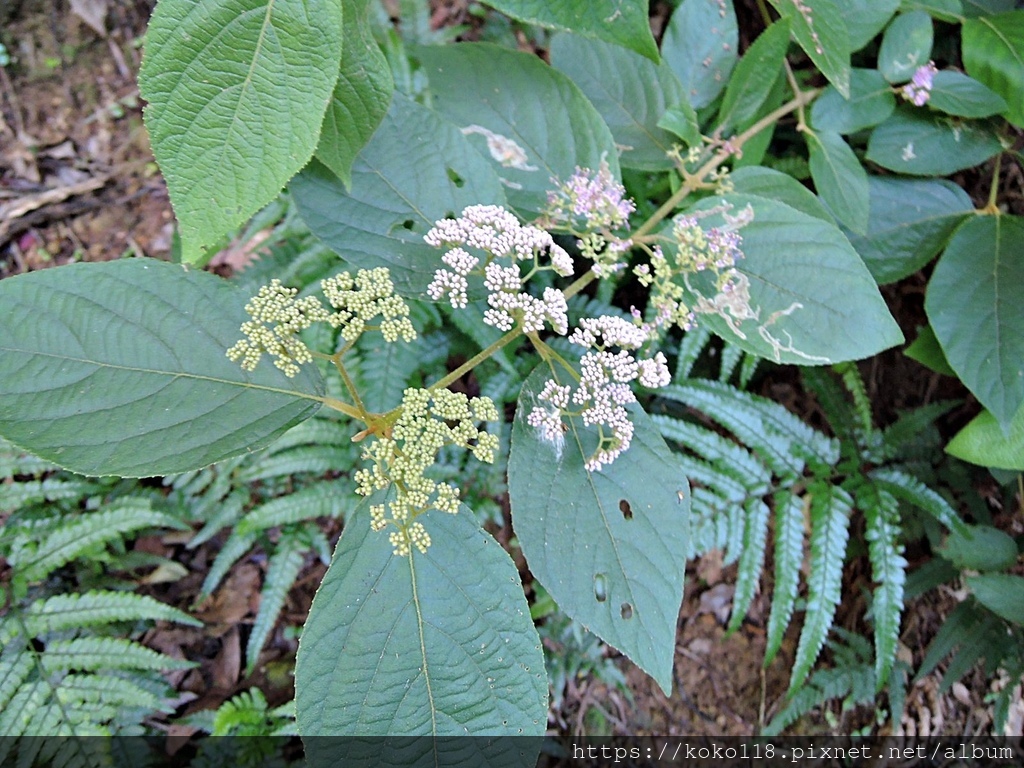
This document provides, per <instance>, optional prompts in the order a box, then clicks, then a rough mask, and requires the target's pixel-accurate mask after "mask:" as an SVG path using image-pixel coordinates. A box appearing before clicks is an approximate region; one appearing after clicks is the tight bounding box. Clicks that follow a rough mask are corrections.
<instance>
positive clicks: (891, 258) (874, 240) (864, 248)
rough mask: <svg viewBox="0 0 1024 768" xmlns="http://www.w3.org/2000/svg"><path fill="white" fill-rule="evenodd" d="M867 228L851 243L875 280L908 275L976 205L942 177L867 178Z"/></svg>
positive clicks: (893, 279) (931, 255)
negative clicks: (865, 232) (865, 231)
mask: <svg viewBox="0 0 1024 768" xmlns="http://www.w3.org/2000/svg"><path fill="white" fill-rule="evenodd" d="M868 201H869V206H870V207H869V209H868V231H867V234H864V235H858V234H855V233H852V232H851V233H849V238H850V243H852V244H853V247H854V248H856V249H857V253H859V254H860V255H861V258H862V259H864V263H865V264H867V265H868V269H869V270H871V274H872V275H873V276H874V278H875V280H877V281H878V283H879V285H885V284H886V283H894V282H896V281H897V280H902V279H903V278H904V277H906V276H907V275H912V274H914V273H915V272H917V270H919V269H920V268H921V267H923V266H924V265H925V264H927V263H928V262H929V261H931V260H932V259H933V258H935V255H936V254H937V253H938V252H939V251H941V250H942V248H943V247H944V246H945V244H946V241H947V240H948V239H949V236H950V235H951V234H952V233H953V230H954V229H956V227H957V225H959V224H960V222H962V221H963V220H964V217H966V216H967V215H968V214H970V213H971V212H972V211H973V210H974V204H973V203H972V202H971V198H970V197H968V196H967V193H966V192H964V191H963V189H961V188H960V187H959V186H957V185H956V184H954V183H953V182H951V181H946V180H945V179H920V180H919V179H893V178H884V177H879V176H871V177H869V178H868Z"/></svg>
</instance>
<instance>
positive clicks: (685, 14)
mask: <svg viewBox="0 0 1024 768" xmlns="http://www.w3.org/2000/svg"><path fill="white" fill-rule="evenodd" d="M738 45H739V31H738V28H737V26H736V12H735V11H734V10H733V5H732V0H683V2H681V3H680V4H679V5H678V6H677V7H676V10H675V11H674V12H673V13H672V18H671V19H670V20H669V23H668V26H667V27H666V28H665V35H664V37H663V38H662V41H661V55H662V56H663V57H664V58H665V62H666V63H667V64H668V65H669V67H671V68H672V71H673V72H675V73H676V76H677V77H678V78H679V80H680V81H681V82H682V84H683V88H684V89H685V92H686V97H687V100H688V101H689V102H690V105H691V106H692V107H693V108H694V109H700V108H701V107H706V106H707V105H708V104H710V103H711V102H712V101H714V100H715V97H716V96H718V94H720V93H721V92H722V89H724V88H725V86H726V83H728V82H729V76H730V74H732V68H733V67H734V66H735V65H736V60H737V58H738V55H737V54H738V49H737V46H738Z"/></svg>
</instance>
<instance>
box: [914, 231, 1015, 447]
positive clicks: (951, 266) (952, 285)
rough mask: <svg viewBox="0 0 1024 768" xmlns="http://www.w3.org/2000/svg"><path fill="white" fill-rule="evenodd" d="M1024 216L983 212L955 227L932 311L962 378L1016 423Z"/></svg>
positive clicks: (933, 291)
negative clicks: (1015, 298) (1019, 297)
mask: <svg viewBox="0 0 1024 768" xmlns="http://www.w3.org/2000/svg"><path fill="white" fill-rule="evenodd" d="M1021 285H1024V217H1020V216H976V217H974V218H972V219H969V220H968V221H966V222H965V223H964V224H962V225H961V226H960V228H959V229H957V231H956V232H955V233H954V235H953V237H952V239H951V240H950V241H949V245H948V246H946V252H945V253H944V254H943V255H942V258H941V259H939V262H938V264H937V265H936V266H935V271H934V272H933V273H932V278H931V280H930V281H929V283H928V292H927V295H926V297H925V311H926V312H927V313H928V320H929V322H930V323H931V326H932V329H933V330H934V331H935V336H936V337H937V338H938V340H939V343H940V344H941V345H942V349H943V351H944V352H945V353H946V360H948V361H949V364H950V366H951V367H952V368H953V370H954V371H956V373H957V375H958V376H959V377H960V380H961V381H963V383H964V384H965V385H966V386H967V388H968V389H970V390H971V392H973V393H974V395H975V396H976V397H977V398H978V400H979V401H981V404H982V405H983V406H985V408H987V409H988V410H989V411H991V412H992V413H993V415H995V417H996V419H997V420H998V421H999V422H1000V424H1001V425H1002V426H1003V428H1004V429H1008V428H1009V425H1010V421H1011V420H1012V419H1013V415H1014V414H1015V413H1016V412H1017V410H1018V409H1019V408H1020V407H1021V404H1022V403H1024V308H1022V306H1021V304H1020V302H1019V301H1016V300H1014V299H1012V298H1010V297H1013V296H1016V295H1017V294H1018V292H1019V290H1020V286H1021Z"/></svg>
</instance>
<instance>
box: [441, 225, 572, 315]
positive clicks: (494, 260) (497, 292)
mask: <svg viewBox="0 0 1024 768" xmlns="http://www.w3.org/2000/svg"><path fill="white" fill-rule="evenodd" d="M424 240H426V242H427V243H429V244H430V245H432V246H434V247H437V248H448V249H449V250H448V251H447V252H446V253H445V254H444V256H442V257H441V261H443V262H444V263H445V265H446V266H447V267H448V268H447V269H439V270H437V271H436V272H434V279H433V280H432V281H431V283H430V285H429V286H427V295H429V296H430V298H432V299H434V300H435V301H437V300H440V299H441V298H443V297H447V299H448V301H449V302H450V303H451V305H452V307H453V308H455V309H461V308H464V307H465V306H466V304H467V302H468V297H467V293H466V292H467V290H468V289H469V280H468V277H469V275H470V274H471V273H473V274H475V273H479V272H480V271H481V269H480V264H481V259H480V258H478V257H477V256H474V255H473V254H471V253H470V252H469V251H467V250H466V249H467V248H472V249H474V250H476V251H479V252H481V253H482V255H483V265H484V266H483V270H482V272H483V276H484V287H485V288H486V289H487V290H488V291H489V294H488V296H487V304H488V306H489V309H487V311H486V312H485V313H484V322H485V323H487V324H488V325H492V326H494V327H496V328H499V329H501V330H503V331H510V330H512V328H513V327H514V326H515V324H516V321H517V320H518V321H519V322H521V323H522V328H523V330H524V331H525V332H527V333H533V332H537V331H540V330H543V328H544V324H545V323H549V324H550V325H551V327H552V328H553V329H554V330H555V332H556V333H559V334H563V335H564V334H565V333H566V332H567V331H568V329H569V318H568V314H567V311H568V307H567V306H566V302H565V296H564V295H563V294H562V292H561V291H559V290H557V289H555V288H546V289H545V290H544V296H543V298H540V299H538V298H537V297H535V296H531V295H530V294H529V293H526V292H525V291H523V283H524V282H526V280H527V279H528V278H529V277H530V275H532V274H533V273H534V272H535V271H537V270H538V269H551V270H553V271H554V272H555V273H556V274H558V275H560V276H562V277H568V276H570V275H571V274H572V273H573V265H572V257H571V256H569V254H568V253H567V252H566V251H565V249H564V248H562V247H560V246H559V245H558V244H556V243H555V242H554V240H553V239H552V237H551V235H550V234H548V233H547V232H545V231H544V230H543V229H539V228H538V227H533V226H524V225H522V224H521V223H520V222H519V220H518V219H517V218H516V217H515V215H514V214H512V213H510V212H509V211H507V210H505V209H504V208H502V207H501V206H497V205H473V206H470V207H468V208H466V209H465V210H463V211H462V215H461V216H459V217H458V218H455V219H442V220H440V221H438V222H436V223H435V225H434V227H433V228H432V229H431V230H430V231H429V232H427V234H426V235H425V236H424ZM541 254H547V256H548V258H549V259H550V266H546V267H542V266H540V264H539V258H540V255H541ZM498 260H501V261H498ZM522 261H530V262H532V269H531V272H530V273H529V274H528V275H527V276H526V277H525V278H524V277H523V276H522V273H521V271H520V264H519V262H522Z"/></svg>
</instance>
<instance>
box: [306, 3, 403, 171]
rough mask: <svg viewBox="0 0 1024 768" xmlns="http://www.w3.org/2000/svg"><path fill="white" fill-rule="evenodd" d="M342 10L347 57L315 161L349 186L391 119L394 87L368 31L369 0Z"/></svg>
mask: <svg viewBox="0 0 1024 768" xmlns="http://www.w3.org/2000/svg"><path fill="white" fill-rule="evenodd" d="M342 5H343V6H344V8H345V24H344V25H343V29H342V32H343V35H344V46H343V48H344V51H345V55H344V56H342V58H341V73H340V74H339V76H338V82H337V83H335V84H334V93H333V94H332V95H331V100H330V102H329V103H328V105H327V112H326V113H325V114H324V123H323V127H322V128H321V130H320V143H319V144H317V147H316V156H317V159H318V160H320V162H322V163H323V164H324V165H326V166H327V167H328V168H330V169H331V170H332V171H334V172H335V173H336V174H338V176H339V178H341V180H342V181H343V182H344V183H345V184H351V183H352V163H353V161H354V160H355V158H356V155H358V154H359V151H360V150H361V149H362V148H363V147H364V146H365V145H366V142H367V141H369V140H370V137H371V136H372V135H373V132H374V131H375V130H377V126H378V125H380V121H381V120H383V119H384V115H385V114H387V111H388V106H389V105H390V104H391V94H392V92H393V91H394V88H395V84H394V81H393V80H392V79H391V69H390V67H388V62H387V59H385V58H384V54H383V53H382V52H381V50H380V48H378V47H377V43H376V42H375V41H374V39H373V34H372V33H371V31H370V23H369V11H370V0H342Z"/></svg>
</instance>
